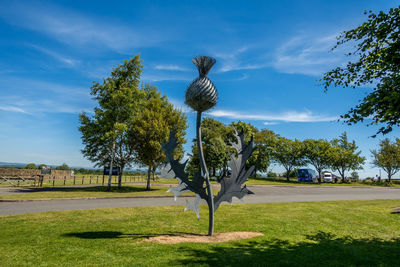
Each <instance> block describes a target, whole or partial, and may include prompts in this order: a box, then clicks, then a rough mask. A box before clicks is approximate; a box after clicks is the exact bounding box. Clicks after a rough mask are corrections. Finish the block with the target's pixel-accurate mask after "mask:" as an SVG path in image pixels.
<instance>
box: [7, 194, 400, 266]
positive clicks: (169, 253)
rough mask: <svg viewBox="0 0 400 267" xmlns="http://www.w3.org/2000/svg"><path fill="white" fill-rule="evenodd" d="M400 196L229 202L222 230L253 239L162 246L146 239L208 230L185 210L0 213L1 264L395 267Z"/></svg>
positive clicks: (219, 215) (220, 219)
mask: <svg viewBox="0 0 400 267" xmlns="http://www.w3.org/2000/svg"><path fill="white" fill-rule="evenodd" d="M396 207H400V200H380V201H340V202H312V203H274V204H245V205H233V206H229V205H223V206H221V207H220V209H219V210H218V211H217V212H216V221H215V230H216V232H229V231H254V232H261V233H263V234H264V236H263V237H256V238H253V239H250V240H242V241H236V242H226V243H215V244H199V243H181V244H176V245H161V244H155V243H145V242H143V239H146V238H147V237H152V236H158V235H176V234H178V233H205V232H206V231H207V222H208V217H207V211H206V207H205V206H202V207H201V210H200V220H197V219H196V217H195V215H194V213H193V212H183V207H179V206H174V207H172V206H169V207H151V208H150V207H146V208H144V207H143V208H118V209H97V210H81V211H62V212H47V213H32V214H26V215H10V216H2V217H0V227H1V229H2V231H1V232H0V266H132V265H135V266H183V265H189V266H190V265H193V266H194V265H196V266H199V265H200V266H266V265H268V266H378V265H379V266H397V265H398V264H399V259H398V252H399V249H400V213H398V212H396V211H394V210H392V208H396Z"/></svg>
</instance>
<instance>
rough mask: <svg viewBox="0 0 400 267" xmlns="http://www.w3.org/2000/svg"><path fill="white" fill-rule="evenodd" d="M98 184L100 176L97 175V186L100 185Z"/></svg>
mask: <svg viewBox="0 0 400 267" xmlns="http://www.w3.org/2000/svg"><path fill="white" fill-rule="evenodd" d="M98 183H99V176H98V175H96V184H98Z"/></svg>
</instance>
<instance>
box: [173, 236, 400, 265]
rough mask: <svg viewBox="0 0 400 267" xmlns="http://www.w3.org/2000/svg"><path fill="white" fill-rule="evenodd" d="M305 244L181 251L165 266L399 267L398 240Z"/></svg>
mask: <svg viewBox="0 0 400 267" xmlns="http://www.w3.org/2000/svg"><path fill="white" fill-rule="evenodd" d="M306 239H307V240H306V241H303V242H299V243H293V242H289V241H287V240H281V239H274V240H261V241H248V242H246V243H243V242H241V243H239V242H236V243H224V244H221V245H216V246H207V247H206V248H202V249H196V248H191V247H184V248H182V253H183V256H184V258H183V259H176V260H173V261H171V262H170V263H169V265H203V266H204V265H205V266H399V264H400V260H399V258H398V251H399V249H400V238H394V239H392V240H382V239H378V238H371V239H354V238H352V237H335V235H333V234H331V233H325V232H318V233H316V234H314V235H307V236H306Z"/></svg>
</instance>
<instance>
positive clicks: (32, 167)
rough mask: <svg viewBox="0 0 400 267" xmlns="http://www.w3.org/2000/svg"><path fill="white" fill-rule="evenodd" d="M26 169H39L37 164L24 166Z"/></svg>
mask: <svg viewBox="0 0 400 267" xmlns="http://www.w3.org/2000/svg"><path fill="white" fill-rule="evenodd" d="M24 169H30V170H34V169H37V167H36V164H35V163H29V164H26V165H25V166H24Z"/></svg>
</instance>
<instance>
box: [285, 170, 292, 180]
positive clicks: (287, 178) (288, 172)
mask: <svg viewBox="0 0 400 267" xmlns="http://www.w3.org/2000/svg"><path fill="white" fill-rule="evenodd" d="M290 171H291V169H286V181H288V182H290V179H289V176H290Z"/></svg>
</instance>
